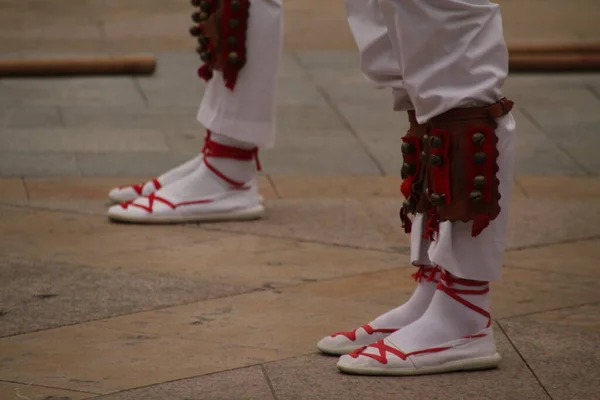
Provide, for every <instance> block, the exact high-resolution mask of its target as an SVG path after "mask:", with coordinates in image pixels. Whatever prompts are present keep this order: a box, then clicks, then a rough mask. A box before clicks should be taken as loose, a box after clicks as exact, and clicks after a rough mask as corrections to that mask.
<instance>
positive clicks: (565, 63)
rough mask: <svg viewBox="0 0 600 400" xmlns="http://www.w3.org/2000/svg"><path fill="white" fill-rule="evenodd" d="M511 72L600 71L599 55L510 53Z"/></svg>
mask: <svg viewBox="0 0 600 400" xmlns="http://www.w3.org/2000/svg"><path fill="white" fill-rule="evenodd" d="M509 69H510V71H511V72H567V71H600V52H599V53H579V54H578V53H551V54H531V53H522V54H521V53H516V54H515V53H511V54H510V57H509Z"/></svg>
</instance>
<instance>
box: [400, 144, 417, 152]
mask: <svg viewBox="0 0 600 400" xmlns="http://www.w3.org/2000/svg"><path fill="white" fill-rule="evenodd" d="M401 149H402V153H403V154H412V153H414V151H415V146H414V145H413V144H412V143H410V142H404V143H402V147H401Z"/></svg>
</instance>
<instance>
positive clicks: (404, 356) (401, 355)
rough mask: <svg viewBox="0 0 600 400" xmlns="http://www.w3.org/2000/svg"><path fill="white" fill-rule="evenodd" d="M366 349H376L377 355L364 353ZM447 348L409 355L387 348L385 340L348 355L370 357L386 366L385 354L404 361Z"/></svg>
mask: <svg viewBox="0 0 600 400" xmlns="http://www.w3.org/2000/svg"><path fill="white" fill-rule="evenodd" d="M368 348H373V349H377V350H378V351H379V354H370V353H365V352H364V351H365V350H366V349H368ZM449 348H450V347H431V348H429V349H425V350H417V351H413V352H411V353H405V352H403V351H400V350H398V349H397V348H395V347H391V346H388V345H387V344H386V343H385V340H380V341H378V342H375V343H373V344H370V345H368V346H363V347H361V348H358V349H356V350H354V351H353V352H352V353H349V354H348V355H349V356H350V357H352V358H358V357H359V356H365V357H370V358H372V359H374V360H377V361H379V362H380V363H382V364H387V363H388V359H387V353H392V354H393V355H395V356H397V357H399V358H401V359H402V360H406V359H407V358H408V357H409V356H413V355H417V354H424V353H438V352H440V351H444V350H448V349H449Z"/></svg>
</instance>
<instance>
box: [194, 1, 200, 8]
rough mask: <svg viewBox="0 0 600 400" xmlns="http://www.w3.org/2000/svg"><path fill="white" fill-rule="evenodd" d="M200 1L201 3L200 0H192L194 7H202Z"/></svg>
mask: <svg viewBox="0 0 600 400" xmlns="http://www.w3.org/2000/svg"><path fill="white" fill-rule="evenodd" d="M200 3H201V1H200V0H192V6H194V7H200Z"/></svg>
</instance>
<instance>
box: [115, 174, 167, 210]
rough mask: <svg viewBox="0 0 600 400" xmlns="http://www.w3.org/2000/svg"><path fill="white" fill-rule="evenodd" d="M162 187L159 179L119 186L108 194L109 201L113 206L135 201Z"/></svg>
mask: <svg viewBox="0 0 600 400" xmlns="http://www.w3.org/2000/svg"><path fill="white" fill-rule="evenodd" d="M161 187H162V185H161V184H160V182H159V181H158V178H154V179H151V180H149V181H147V182H144V183H139V184H132V185H124V186H117V187H116V188H113V189H111V191H110V192H109V193H108V200H109V201H110V202H111V203H112V204H116V203H125V202H126V201H131V200H135V199H137V198H138V197H140V196H148V195H150V194H152V193H154V192H156V191H157V190H159V189H160V188H161Z"/></svg>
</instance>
